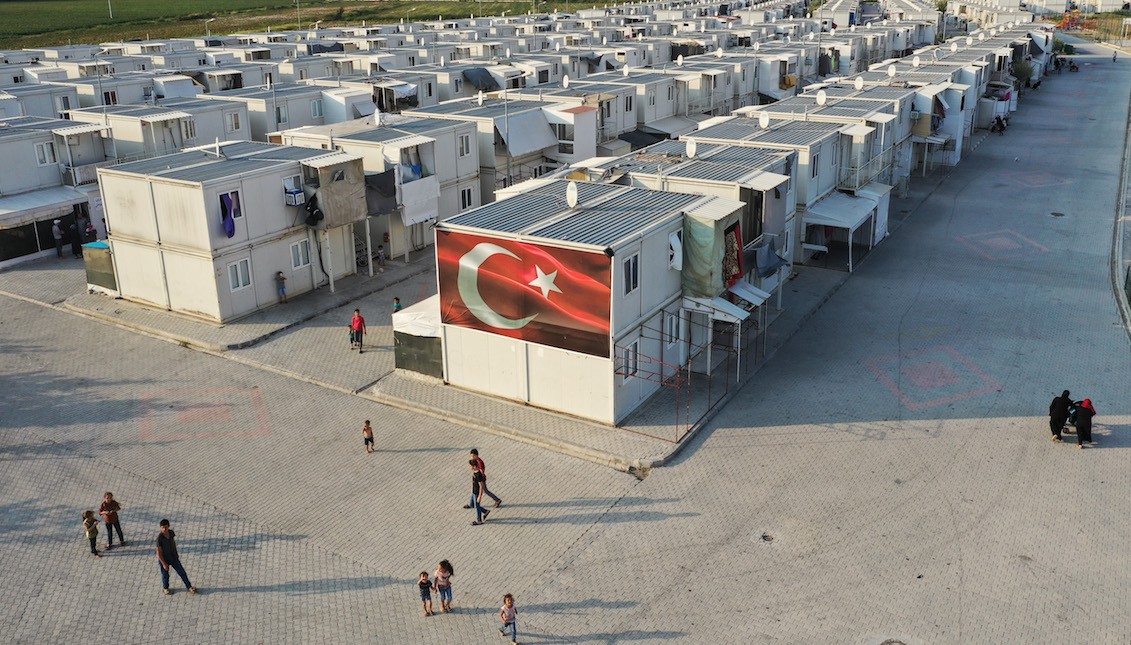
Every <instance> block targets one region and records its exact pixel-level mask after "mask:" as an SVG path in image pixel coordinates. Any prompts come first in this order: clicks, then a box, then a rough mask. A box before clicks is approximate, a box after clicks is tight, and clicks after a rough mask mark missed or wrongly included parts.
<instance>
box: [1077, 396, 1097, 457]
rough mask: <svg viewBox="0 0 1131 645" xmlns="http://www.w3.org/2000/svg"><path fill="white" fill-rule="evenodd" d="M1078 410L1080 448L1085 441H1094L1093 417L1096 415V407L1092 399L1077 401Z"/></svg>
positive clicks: (1078, 444) (1078, 440)
mask: <svg viewBox="0 0 1131 645" xmlns="http://www.w3.org/2000/svg"><path fill="white" fill-rule="evenodd" d="M1074 407H1075V410H1076V445H1077V446H1078V447H1080V448H1083V447H1084V444H1085V443H1092V417H1094V416H1096V408H1095V406H1093V405H1092V400H1091V399H1084V400H1083V401H1077V402H1076V404H1075V406H1074Z"/></svg>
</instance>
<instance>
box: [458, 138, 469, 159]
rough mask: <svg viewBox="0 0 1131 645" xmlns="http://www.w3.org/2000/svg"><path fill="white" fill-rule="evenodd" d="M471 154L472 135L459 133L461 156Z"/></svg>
mask: <svg viewBox="0 0 1131 645" xmlns="http://www.w3.org/2000/svg"><path fill="white" fill-rule="evenodd" d="M469 154H471V135H469V134H461V135H459V156H460V158H463V157H466V156H467V155H469Z"/></svg>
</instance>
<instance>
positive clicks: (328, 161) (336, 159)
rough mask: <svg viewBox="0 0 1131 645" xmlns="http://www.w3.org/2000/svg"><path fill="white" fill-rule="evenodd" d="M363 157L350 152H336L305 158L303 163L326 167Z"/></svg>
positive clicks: (311, 166)
mask: <svg viewBox="0 0 1131 645" xmlns="http://www.w3.org/2000/svg"><path fill="white" fill-rule="evenodd" d="M355 159H361V155H353V154H350V153H348V152H334V153H331V154H328V155H323V156H321V157H315V158H313V159H306V160H303V161H302V162H301V163H302V165H304V166H307V167H309V168H326V167H328V166H336V165H337V164H340V163H345V162H347V161H353V160H355Z"/></svg>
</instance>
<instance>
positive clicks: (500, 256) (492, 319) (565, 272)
mask: <svg viewBox="0 0 1131 645" xmlns="http://www.w3.org/2000/svg"><path fill="white" fill-rule="evenodd" d="M436 270H437V274H438V276H439V282H440V319H441V321H443V322H444V323H446V324H449V325H458V326H460V327H467V328H469V329H478V330H480V331H486V332H491V333H493V334H499V335H501V336H509V337H510V338H518V339H521V340H525V341H529V342H531V343H538V344H540V345H549V346H551V347H560V348H562V349H568V350H570V351H574V352H582V353H585V354H592V355H594V356H601V357H604V358H608V357H609V344H610V340H609V328H610V322H609V321H610V315H609V307H610V300H611V287H610V284H611V280H612V274H611V271H612V260H611V259H610V258H609V257H608V256H606V255H605V254H604V253H601V252H588V251H580V250H576V249H567V248H561V247H556V246H548V245H544V244H534V243H531V242H518V241H515V240H509V239H500V238H495V237H486V236H481V235H471V234H468V233H460V232H455V231H444V230H439V229H438V230H437V231H436Z"/></svg>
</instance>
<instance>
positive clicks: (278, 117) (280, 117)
mask: <svg viewBox="0 0 1131 645" xmlns="http://www.w3.org/2000/svg"><path fill="white" fill-rule="evenodd" d="M311 109H312V110H313V106H312V107H311ZM286 122H287V106H285V105H279V106H276V107H275V124H276V125H278V124H280V123H286Z"/></svg>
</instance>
